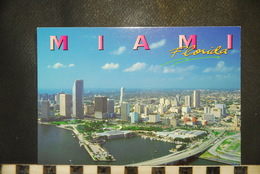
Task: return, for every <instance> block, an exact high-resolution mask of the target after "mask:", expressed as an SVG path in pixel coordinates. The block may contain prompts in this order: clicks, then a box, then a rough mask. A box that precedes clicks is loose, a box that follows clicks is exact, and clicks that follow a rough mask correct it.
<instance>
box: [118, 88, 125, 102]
mask: <svg viewBox="0 0 260 174" xmlns="http://www.w3.org/2000/svg"><path fill="white" fill-rule="evenodd" d="M124 94H125V88H124V87H121V90H120V101H119V104H120V106H121V104H122V103H123V102H124Z"/></svg>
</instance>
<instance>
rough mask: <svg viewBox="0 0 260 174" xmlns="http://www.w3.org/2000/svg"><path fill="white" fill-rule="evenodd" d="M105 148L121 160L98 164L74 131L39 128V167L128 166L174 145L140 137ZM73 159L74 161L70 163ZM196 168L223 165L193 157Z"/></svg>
mask: <svg viewBox="0 0 260 174" xmlns="http://www.w3.org/2000/svg"><path fill="white" fill-rule="evenodd" d="M104 147H105V148H106V149H107V150H108V151H109V152H110V153H111V154H112V155H113V156H114V157H115V158H116V159H117V161H116V162H95V161H93V160H92V158H91V157H90V156H89V154H88V152H87V151H86V150H85V149H84V148H80V146H79V143H78V139H77V138H73V137H72V135H71V131H69V130H65V129H62V128H57V127H55V126H52V125H41V124H39V125H38V162H39V164H69V165H70V164H76V165H104V164H107V165H126V164H132V163H137V162H142V161H145V160H149V159H153V158H158V157H161V156H164V155H167V154H170V153H169V151H168V150H169V149H171V148H172V147H174V144H171V143H166V142H161V141H155V140H150V139H142V138H140V137H133V138H121V139H114V140H109V141H107V142H106V143H105V144H104ZM70 160H71V161H70ZM188 163H190V164H192V165H220V163H217V162H212V161H208V160H202V159H198V158H193V159H191V161H188Z"/></svg>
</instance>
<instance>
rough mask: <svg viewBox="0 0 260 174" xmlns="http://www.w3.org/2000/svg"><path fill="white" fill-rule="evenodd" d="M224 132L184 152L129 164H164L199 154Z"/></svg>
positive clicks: (220, 137)
mask: <svg viewBox="0 0 260 174" xmlns="http://www.w3.org/2000/svg"><path fill="white" fill-rule="evenodd" d="M223 134H224V132H223V133H222V134H221V135H220V136H218V137H215V136H213V135H212V136H213V137H211V138H210V140H208V141H206V142H204V143H203V144H201V145H199V146H198V147H196V148H193V149H186V150H183V151H182V152H180V153H178V154H169V155H166V156H163V157H160V158H156V159H152V160H148V161H144V162H140V163H135V164H129V166H139V165H143V166H145V165H164V164H168V163H171V162H176V161H179V160H182V159H185V158H188V157H191V156H194V155H197V154H198V153H201V152H203V151H205V150H207V149H208V148H210V147H211V146H212V145H213V143H214V142H216V141H217V140H220V139H222V135H223Z"/></svg>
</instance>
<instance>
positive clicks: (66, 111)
mask: <svg viewBox="0 0 260 174" xmlns="http://www.w3.org/2000/svg"><path fill="white" fill-rule="evenodd" d="M59 99H60V101H59V103H60V115H62V116H65V117H71V106H72V97H71V94H60V95H59Z"/></svg>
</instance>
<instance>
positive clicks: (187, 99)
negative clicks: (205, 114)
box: [185, 95, 191, 107]
mask: <svg viewBox="0 0 260 174" xmlns="http://www.w3.org/2000/svg"><path fill="white" fill-rule="evenodd" d="M185 106H189V107H191V99H190V96H189V95H186V96H185Z"/></svg>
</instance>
